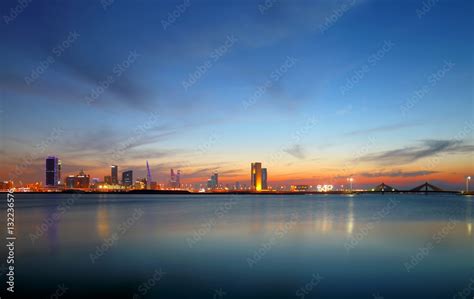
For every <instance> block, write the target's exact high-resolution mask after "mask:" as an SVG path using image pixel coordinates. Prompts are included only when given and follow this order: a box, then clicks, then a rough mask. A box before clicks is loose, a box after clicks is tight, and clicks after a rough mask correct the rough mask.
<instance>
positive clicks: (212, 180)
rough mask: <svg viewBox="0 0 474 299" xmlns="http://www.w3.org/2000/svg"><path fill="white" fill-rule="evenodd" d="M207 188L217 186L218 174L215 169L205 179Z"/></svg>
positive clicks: (215, 187)
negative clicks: (206, 179)
mask: <svg viewBox="0 0 474 299" xmlns="http://www.w3.org/2000/svg"><path fill="white" fill-rule="evenodd" d="M207 188H208V189H213V190H214V189H217V188H219V174H218V173H217V171H215V172H214V173H213V174H212V175H211V178H210V179H209V180H208V181H207Z"/></svg>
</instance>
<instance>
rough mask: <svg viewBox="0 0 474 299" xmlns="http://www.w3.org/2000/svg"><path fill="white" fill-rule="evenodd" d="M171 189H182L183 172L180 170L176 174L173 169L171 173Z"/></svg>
mask: <svg viewBox="0 0 474 299" xmlns="http://www.w3.org/2000/svg"><path fill="white" fill-rule="evenodd" d="M170 187H171V188H180V187H181V170H178V171H177V172H176V173H175V172H174V170H173V168H171V171H170Z"/></svg>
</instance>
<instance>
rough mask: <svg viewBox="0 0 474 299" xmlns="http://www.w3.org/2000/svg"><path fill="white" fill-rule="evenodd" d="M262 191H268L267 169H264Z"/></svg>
mask: <svg viewBox="0 0 474 299" xmlns="http://www.w3.org/2000/svg"><path fill="white" fill-rule="evenodd" d="M262 189H263V190H267V189H268V185H267V169H266V168H262Z"/></svg>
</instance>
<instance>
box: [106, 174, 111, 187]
mask: <svg viewBox="0 0 474 299" xmlns="http://www.w3.org/2000/svg"><path fill="white" fill-rule="evenodd" d="M104 182H105V183H106V184H107V185H112V177H111V176H110V175H106V176H104Z"/></svg>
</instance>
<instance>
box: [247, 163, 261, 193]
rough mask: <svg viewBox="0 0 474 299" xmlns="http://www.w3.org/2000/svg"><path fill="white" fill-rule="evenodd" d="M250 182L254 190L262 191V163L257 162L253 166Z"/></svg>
mask: <svg viewBox="0 0 474 299" xmlns="http://www.w3.org/2000/svg"><path fill="white" fill-rule="evenodd" d="M250 181H251V185H252V189H253V190H255V191H261V190H262V163H260V162H255V163H252V164H251V170H250Z"/></svg>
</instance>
